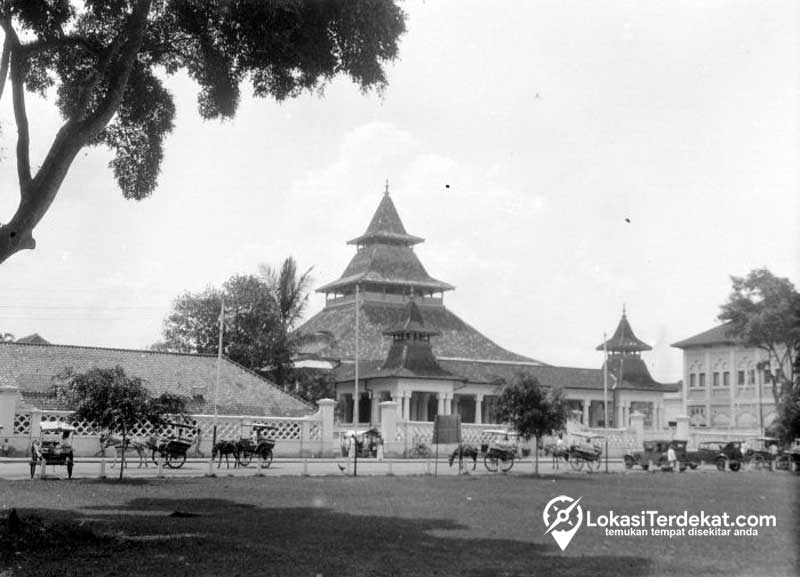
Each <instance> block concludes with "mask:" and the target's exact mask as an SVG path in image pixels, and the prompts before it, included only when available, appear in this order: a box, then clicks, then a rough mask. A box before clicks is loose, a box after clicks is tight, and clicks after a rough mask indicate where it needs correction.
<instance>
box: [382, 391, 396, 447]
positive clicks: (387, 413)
mask: <svg viewBox="0 0 800 577" xmlns="http://www.w3.org/2000/svg"><path fill="white" fill-rule="evenodd" d="M381 437H382V439H383V452H384V453H389V454H392V453H394V452H397V451H398V447H397V446H396V440H397V403H396V402H395V401H383V402H382V403H381Z"/></svg>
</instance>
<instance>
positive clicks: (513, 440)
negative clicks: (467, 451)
mask: <svg viewBox="0 0 800 577" xmlns="http://www.w3.org/2000/svg"><path fill="white" fill-rule="evenodd" d="M483 433H484V435H488V437H489V438H488V441H487V442H485V443H483V444H482V445H481V452H482V453H485V455H484V457H483V466H484V467H486V470H487V471H489V472H490V473H496V472H498V471H501V472H503V473H507V472H509V471H510V470H511V468H512V467H513V466H514V459H515V458H516V456H517V443H518V439H519V434H517V433H516V432H514V431H506V430H504V429H491V430H488V431H484V432H483Z"/></svg>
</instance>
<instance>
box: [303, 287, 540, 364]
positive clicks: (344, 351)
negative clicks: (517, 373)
mask: <svg viewBox="0 0 800 577" xmlns="http://www.w3.org/2000/svg"><path fill="white" fill-rule="evenodd" d="M418 306H419V311H420V313H421V315H422V318H423V319H424V322H425V326H426V327H428V328H430V329H433V330H436V331H437V332H439V336H437V337H435V338H433V339H431V347H432V348H433V353H434V355H436V357H437V358H438V359H442V358H466V359H478V360H496V361H520V362H534V363H535V362H538V361H535V360H533V359H530V358H528V357H525V356H522V355H518V354H516V353H512V352H510V351H507V350H506V349H504V348H502V347H501V346H499V345H497V344H496V343H494V342H492V341H491V340H490V339H488V338H487V337H485V336H484V335H482V334H481V333H480V332H478V331H477V330H476V329H474V328H473V327H471V326H470V325H468V324H467V323H465V322H464V321H463V320H461V319H460V318H459V317H457V316H456V315H455V314H454V313H452V312H451V311H450V310H448V309H447V308H446V307H444V306H443V305H440V304H425V303H421V304H419V305H418ZM359 310H360V314H359V332H360V336H359V348H360V351H359V356H360V358H361V359H364V360H378V361H383V360H384V359H385V358H386V355H387V353H388V352H389V347H390V346H391V339H388V338H386V337H385V336H384V332H385V331H387V330H389V329H391V328H394V327H396V326H398V325H399V324H400V323H402V322H404V321H405V320H406V318H407V313H406V306H405V304H403V303H393V302H376V301H369V300H362V301H361V307H360V309H359ZM297 332H298V333H301V334H304V335H308V336H309V338H310V340H309V342H308V343H307V344H306V345H304V347H303V350H302V351H301V352H303V353H314V354H316V355H317V356H318V357H322V358H327V359H337V360H339V359H350V360H352V359H354V358H355V310H354V305H353V302H352V301H351V302H349V303H347V304H342V305H337V306H328V307H326V308H324V309H323V310H321V311H320V312H318V313H317V314H316V315H314V316H313V317H311V318H310V319H309V320H308V321H306V322H305V323H304V324H303V325H301V326H300V327H299V328H298V329H297Z"/></svg>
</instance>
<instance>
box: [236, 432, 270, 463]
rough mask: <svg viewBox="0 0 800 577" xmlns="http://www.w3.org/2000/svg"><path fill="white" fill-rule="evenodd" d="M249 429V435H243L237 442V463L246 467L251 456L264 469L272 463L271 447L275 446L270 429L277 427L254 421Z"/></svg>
mask: <svg viewBox="0 0 800 577" xmlns="http://www.w3.org/2000/svg"><path fill="white" fill-rule="evenodd" d="M250 430H251V434H250V437H244V438H242V439H240V440H239V443H238V449H239V457H238V460H239V465H241V466H242V467H246V466H247V465H249V464H250V462H251V461H252V460H253V457H257V458H258V459H259V460H260V462H261V466H262V467H263V468H265V469H266V468H267V467H269V466H270V465H271V464H272V449H273V448H274V447H275V439H274V438H273V437H272V434H271V433H270V431H277V430H278V427H273V426H272V425H266V424H264V423H255V424H254V425H252V426H251V427H250Z"/></svg>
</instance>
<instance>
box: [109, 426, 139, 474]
mask: <svg viewBox="0 0 800 577" xmlns="http://www.w3.org/2000/svg"><path fill="white" fill-rule="evenodd" d="M108 447H111V448H112V449H114V459H113V460H112V461H111V468H114V467H115V466H116V464H117V460H120V461H122V457H123V453H125V451H128V450H130V449H133V450H134V451H136V454H137V455H139V465H138V467H137V469H141V468H142V465H144V466H145V467H147V457H146V456H145V449H146V448H147V444H146V443H145V442H144V441H142V440H140V439H137V438H136V437H128V438H126V439H125V443H124V446H123V443H122V437H120V436H117V435H110V434H105V433H103V434H102V435H100V451H99V452H98V455H99V454H101V453H103V454H104V453H105V450H106V448H108ZM126 465H127V463H126Z"/></svg>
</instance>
